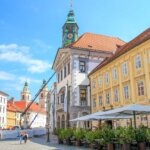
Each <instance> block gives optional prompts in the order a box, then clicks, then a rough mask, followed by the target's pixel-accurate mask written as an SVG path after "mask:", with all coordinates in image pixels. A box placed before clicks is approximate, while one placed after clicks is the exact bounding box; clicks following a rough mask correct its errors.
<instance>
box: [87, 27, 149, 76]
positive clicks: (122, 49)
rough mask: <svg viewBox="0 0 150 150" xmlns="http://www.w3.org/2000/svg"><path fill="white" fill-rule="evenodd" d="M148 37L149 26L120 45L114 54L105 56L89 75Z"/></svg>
mask: <svg viewBox="0 0 150 150" xmlns="http://www.w3.org/2000/svg"><path fill="white" fill-rule="evenodd" d="M149 39H150V28H148V29H147V30H145V31H144V32H143V33H141V34H140V35H138V36H137V37H135V38H134V39H133V40H131V41H130V42H128V43H126V44H125V45H124V46H122V47H120V48H119V49H118V50H117V51H116V52H115V54H113V55H112V56H111V57H109V58H106V59H105V60H104V61H102V62H101V63H100V64H99V65H98V66H97V67H96V68H94V69H93V70H92V71H91V72H90V74H89V76H90V75H91V74H92V73H94V72H96V71H97V70H99V69H101V68H102V67H104V66H105V65H107V64H108V63H110V62H111V61H113V60H115V59H116V58H118V57H119V56H121V55H123V54H124V53H126V52H128V51H129V50H131V49H132V48H134V47H136V46H138V45H139V44H141V43H143V42H145V41H147V40H149Z"/></svg>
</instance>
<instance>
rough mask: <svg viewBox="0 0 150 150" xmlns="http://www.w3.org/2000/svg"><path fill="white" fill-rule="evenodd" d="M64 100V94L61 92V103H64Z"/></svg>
mask: <svg viewBox="0 0 150 150" xmlns="http://www.w3.org/2000/svg"><path fill="white" fill-rule="evenodd" d="M64 98H65V93H64V92H63V93H62V94H61V103H64Z"/></svg>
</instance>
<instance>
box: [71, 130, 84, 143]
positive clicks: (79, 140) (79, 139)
mask: <svg viewBox="0 0 150 150" xmlns="http://www.w3.org/2000/svg"><path fill="white" fill-rule="evenodd" d="M85 133H86V130H85V129H77V130H76V131H74V133H73V135H74V137H75V139H76V146H81V145H82V140H83V139H84V137H85Z"/></svg>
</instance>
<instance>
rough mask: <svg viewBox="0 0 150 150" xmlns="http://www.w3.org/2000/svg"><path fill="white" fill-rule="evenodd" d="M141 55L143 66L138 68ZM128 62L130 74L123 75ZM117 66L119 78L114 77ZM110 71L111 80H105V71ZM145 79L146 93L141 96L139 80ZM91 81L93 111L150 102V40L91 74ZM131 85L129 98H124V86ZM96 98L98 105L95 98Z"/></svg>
mask: <svg viewBox="0 0 150 150" xmlns="http://www.w3.org/2000/svg"><path fill="white" fill-rule="evenodd" d="M137 55H140V57H141V62H142V67H141V68H139V69H136V67H135V57H136V56H137ZM124 62H126V63H127V67H128V74H127V75H126V76H125V75H123V71H122V64H123V63H124ZM114 68H116V70H117V79H116V80H114V79H113V73H112V70H113V69H114ZM106 72H108V75H109V82H108V83H106V82H105V73H106ZM100 76H101V78H102V83H101V84H99V83H100V82H99V81H100V80H99V78H100ZM140 80H143V81H144V95H143V96H139V95H138V92H137V91H138V90H137V81H140ZM90 82H91V104H92V106H91V107H92V109H91V110H92V113H94V112H97V111H100V110H108V109H111V108H116V107H119V106H124V105H128V104H133V103H140V104H141V103H143V104H150V40H148V41H146V42H144V43H142V44H140V45H139V46H137V47H135V48H133V49H132V50H130V51H128V52H127V53H125V54H123V55H121V56H120V57H118V58H117V59H115V60H114V61H112V62H110V63H109V64H107V65H106V66H104V67H102V68H101V69H99V70H97V71H96V72H95V73H93V74H91V75H90ZM125 85H128V86H129V99H125V98H124V86H125ZM115 88H117V89H118V93H119V94H118V95H119V99H118V102H115V101H114V89H115ZM107 91H109V92H110V103H109V104H106V92H107ZM100 94H102V102H103V104H102V106H101V105H100V104H99V95H100ZM94 99H95V100H96V107H94V105H95V104H93V103H94V102H93V100H94Z"/></svg>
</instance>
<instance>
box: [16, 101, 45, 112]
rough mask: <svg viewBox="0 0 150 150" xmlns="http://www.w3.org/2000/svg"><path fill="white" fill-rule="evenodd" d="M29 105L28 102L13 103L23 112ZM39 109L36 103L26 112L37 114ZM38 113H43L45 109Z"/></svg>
mask: <svg viewBox="0 0 150 150" xmlns="http://www.w3.org/2000/svg"><path fill="white" fill-rule="evenodd" d="M29 103H30V102H26V101H15V102H14V105H15V106H17V107H18V108H20V109H21V110H22V111H24V110H25V109H26V107H27V106H28V105H29ZM40 109H41V106H40V105H38V104H36V103H32V105H31V106H30V108H29V110H28V111H32V112H38V111H39V110H40ZM40 112H41V113H45V112H46V110H45V108H43V109H42V110H41V111H40Z"/></svg>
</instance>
